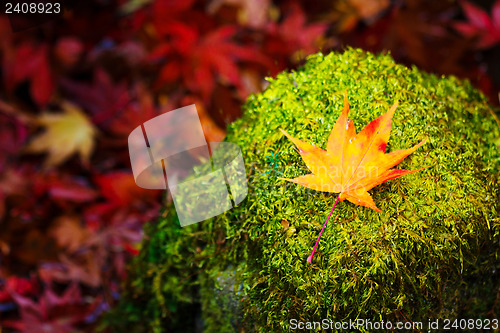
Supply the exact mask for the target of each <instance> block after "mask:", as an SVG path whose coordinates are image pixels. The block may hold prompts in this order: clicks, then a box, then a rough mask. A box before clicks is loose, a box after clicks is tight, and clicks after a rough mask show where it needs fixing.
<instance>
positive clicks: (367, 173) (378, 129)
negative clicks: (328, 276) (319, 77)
mask: <svg viewBox="0 0 500 333" xmlns="http://www.w3.org/2000/svg"><path fill="white" fill-rule="evenodd" d="M397 106H398V103H397V102H396V103H394V105H393V106H392V107H391V108H390V109H389V111H387V112H386V113H385V114H383V115H381V116H380V117H378V118H377V119H375V120H373V121H372V122H370V123H369V124H368V125H366V126H365V128H364V129H363V130H361V132H359V133H358V134H356V129H355V127H354V123H353V122H352V121H351V119H349V118H348V115H349V103H348V101H347V92H345V93H344V109H343V111H342V113H341V115H340V116H339V118H338V119H337V122H336V123H335V125H334V126H333V129H332V132H331V134H330V137H329V138H328V143H327V147H326V151H325V150H323V149H321V148H318V147H315V146H313V145H311V144H308V143H306V142H303V141H300V140H298V139H296V138H294V137H292V136H290V135H289V134H288V133H286V132H285V131H284V130H281V129H280V130H281V132H283V134H285V135H286V137H288V138H289V139H290V140H291V141H292V142H293V143H294V144H295V145H296V146H297V147H298V149H299V153H300V156H301V157H302V159H303V160H304V162H305V163H306V165H307V167H308V168H309V170H311V172H312V173H311V174H308V175H303V176H299V177H297V178H294V179H288V178H283V179H284V180H287V181H291V182H294V183H297V184H299V185H303V186H306V187H308V188H311V189H313V190H316V191H322V192H333V193H338V197H337V200H336V201H335V204H334V205H333V208H332V211H331V212H330V215H329V216H328V219H329V218H330V216H331V214H332V212H333V209H334V208H335V206H336V204H337V203H338V202H339V201H343V200H345V199H347V200H348V201H350V202H352V203H354V204H356V205H360V206H365V207H369V208H371V209H373V210H375V211H377V212H381V210H380V209H379V208H377V206H376V205H375V202H374V201H373V198H372V197H371V195H370V194H369V193H368V190H370V189H372V188H373V187H375V186H377V185H379V184H382V183H383V182H385V181H388V180H390V179H393V178H397V177H401V176H404V175H407V174H410V173H413V172H417V171H420V170H422V169H424V168H422V169H417V170H403V169H391V168H392V167H393V166H395V165H396V164H399V163H400V162H401V161H402V160H403V159H404V158H405V157H406V156H408V155H410V154H411V153H413V152H414V151H415V150H416V149H417V148H419V147H420V146H421V145H423V144H424V143H425V139H424V140H422V142H420V143H419V144H418V145H416V146H414V147H413V148H409V149H401V150H395V151H393V152H390V153H387V154H386V153H385V148H386V146H387V142H388V141H389V136H390V131H391V125H392V116H393V115H394V112H395V111H396V108H397ZM328 219H327V220H326V222H325V225H324V226H323V229H324V227H325V226H326V223H327V222H328ZM323 229H322V230H321V233H322V232H323ZM321 233H320V235H319V236H320V237H321ZM318 241H319V237H318ZM316 245H317V242H316ZM316 245H315V247H314V250H315V249H316ZM314 250H313V253H312V254H311V256H310V257H309V258H308V262H310V260H312V255H313V254H314Z"/></svg>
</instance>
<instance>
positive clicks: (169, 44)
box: [151, 22, 271, 101]
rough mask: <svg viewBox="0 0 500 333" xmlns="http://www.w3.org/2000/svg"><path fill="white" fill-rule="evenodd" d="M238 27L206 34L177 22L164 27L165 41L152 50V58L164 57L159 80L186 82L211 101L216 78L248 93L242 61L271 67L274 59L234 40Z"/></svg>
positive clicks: (190, 87)
mask: <svg viewBox="0 0 500 333" xmlns="http://www.w3.org/2000/svg"><path fill="white" fill-rule="evenodd" d="M237 32H238V28H237V27H236V26H223V27H220V28H217V29H216V30H213V31H211V32H209V33H207V34H205V35H200V33H199V32H198V30H197V28H196V27H192V26H188V25H186V24H184V23H179V22H173V23H170V24H168V25H165V26H163V27H162V28H161V33H162V35H163V37H164V38H165V40H164V41H163V42H161V43H160V44H159V45H158V46H157V47H156V48H155V49H154V50H153V51H152V53H151V59H157V60H160V59H161V60H163V61H164V62H165V64H164V65H163V66H162V69H161V71H160V74H159V77H158V83H159V84H163V83H174V82H177V81H182V82H183V83H184V85H185V86H186V87H188V88H189V89H190V90H191V91H192V92H195V93H199V94H200V95H201V96H202V98H203V99H204V100H205V101H207V100H208V99H209V97H210V95H211V94H212V92H213V89H214V86H215V83H216V81H217V80H218V81H220V82H222V83H226V84H230V85H233V86H235V87H236V88H237V89H238V91H239V93H240V96H241V97H243V98H244V97H246V95H247V94H248V92H247V91H246V89H245V87H244V85H243V84H242V81H241V75H240V70H239V68H238V63H239V62H243V61H244V62H251V63H257V64H260V65H262V66H264V67H270V66H271V62H270V61H269V59H268V58H267V57H265V56H264V55H263V54H262V53H261V52H259V51H258V50H257V49H256V48H255V47H254V46H248V45H240V44H237V43H236V42H235V41H233V40H232V39H233V38H234V37H235V36H236V34H237Z"/></svg>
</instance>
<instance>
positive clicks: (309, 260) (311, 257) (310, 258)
mask: <svg viewBox="0 0 500 333" xmlns="http://www.w3.org/2000/svg"><path fill="white" fill-rule="evenodd" d="M339 199H340V193H339V195H338V196H337V200H335V203H334V204H333V207H332V210H331V211H330V214H328V217H327V218H326V221H325V224H323V228H321V231H320V232H319V236H318V239H317V240H316V244H314V248H313V250H312V252H311V255H310V256H309V257H307V262H308V263H311V262H312V259H313V255H314V252H315V251H316V247H317V246H318V243H319V239H320V238H321V234H323V230H325V227H326V224H327V223H328V220H329V219H330V216H332V213H333V210H334V209H335V206H337V202H339ZM337 217H338V215H337V216H336V217H335V219H337Z"/></svg>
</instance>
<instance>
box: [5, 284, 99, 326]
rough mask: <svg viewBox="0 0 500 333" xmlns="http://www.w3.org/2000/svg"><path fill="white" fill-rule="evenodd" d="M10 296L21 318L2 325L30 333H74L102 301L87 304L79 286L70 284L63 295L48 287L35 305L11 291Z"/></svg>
mask: <svg viewBox="0 0 500 333" xmlns="http://www.w3.org/2000/svg"><path fill="white" fill-rule="evenodd" d="M10 294H11V295H12V298H13V299H14V301H15V302H16V303H17V305H18V307H19V312H20V316H21V319H20V320H5V321H3V322H2V324H3V325H5V326H8V327H12V328H14V329H16V330H18V331H20V332H27V333H28V332H30V333H31V332H40V330H41V329H43V331H45V332H57V333H65V332H68V333H69V332H75V331H77V329H76V326H77V325H79V324H83V323H84V321H85V318H86V317H87V316H88V315H90V314H91V313H92V311H93V310H94V308H95V307H96V306H97V305H98V303H99V302H98V301H99V300H100V299H99V298H95V299H94V301H93V302H92V303H91V304H88V303H87V302H86V301H85V300H84V299H83V298H82V295H81V292H80V288H79V287H78V285H77V284H76V283H72V284H70V285H69V287H68V288H67V289H66V291H65V292H64V293H63V294H62V295H61V296H58V295H57V294H56V293H55V292H54V291H53V290H52V289H50V288H47V289H45V291H44V292H43V294H42V295H40V297H39V299H38V301H36V302H35V301H33V300H32V299H30V298H27V297H24V296H21V295H19V294H18V293H16V292H15V291H14V290H10Z"/></svg>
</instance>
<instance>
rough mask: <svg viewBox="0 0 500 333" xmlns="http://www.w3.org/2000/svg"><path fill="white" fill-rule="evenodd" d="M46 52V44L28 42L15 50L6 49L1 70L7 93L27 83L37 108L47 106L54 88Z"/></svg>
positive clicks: (12, 48) (11, 48)
mask: <svg viewBox="0 0 500 333" xmlns="http://www.w3.org/2000/svg"><path fill="white" fill-rule="evenodd" d="M48 51H49V49H48V46H47V45H46V44H38V45H35V44H33V43H30V42H24V43H22V44H20V45H19V46H17V47H16V48H14V47H6V49H5V54H4V59H3V70H4V81H5V87H6V89H7V91H9V92H13V91H14V89H15V88H16V87H17V86H18V85H19V84H20V83H22V82H24V81H29V82H30V93H31V97H32V98H33V100H34V101H35V102H36V103H37V104H38V105H39V106H42V107H43V106H45V105H47V103H48V102H49V101H50V98H51V96H52V93H53V91H54V88H55V82H54V77H53V75H52V73H51V69H50V62H49V57H48Z"/></svg>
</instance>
